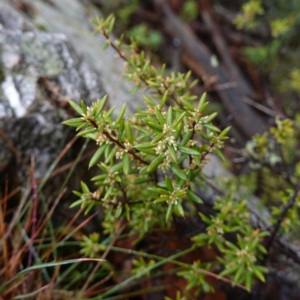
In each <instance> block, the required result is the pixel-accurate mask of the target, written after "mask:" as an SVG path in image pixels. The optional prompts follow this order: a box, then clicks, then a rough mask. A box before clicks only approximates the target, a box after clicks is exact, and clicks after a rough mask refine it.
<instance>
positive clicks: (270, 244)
mask: <svg viewBox="0 0 300 300" xmlns="http://www.w3.org/2000/svg"><path fill="white" fill-rule="evenodd" d="M299 191H300V181H299V182H298V184H297V186H296V189H295V191H294V193H293V195H292V197H291V199H290V201H289V203H288V204H287V205H286V206H285V207H284V208H283V210H282V213H281V215H280V216H279V218H278V220H277V223H276V224H275V226H274V229H273V231H272V233H271V236H270V239H269V241H268V244H267V246H266V249H267V251H268V252H269V250H270V248H271V247H272V244H273V242H274V240H275V237H276V235H277V232H278V230H279V228H280V225H281V223H282V221H283V220H284V218H285V217H286V215H287V213H288V211H289V210H290V209H291V208H292V207H293V206H294V204H295V201H296V197H297V195H298V193H299Z"/></svg>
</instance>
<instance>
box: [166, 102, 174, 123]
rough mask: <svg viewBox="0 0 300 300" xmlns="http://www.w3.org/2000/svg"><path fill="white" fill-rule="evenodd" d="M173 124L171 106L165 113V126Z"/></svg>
mask: <svg viewBox="0 0 300 300" xmlns="http://www.w3.org/2000/svg"><path fill="white" fill-rule="evenodd" d="M172 122H173V109H172V106H169V108H168V113H167V125H168V126H170V125H171V124H172Z"/></svg>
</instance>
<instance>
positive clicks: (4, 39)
mask: <svg viewBox="0 0 300 300" xmlns="http://www.w3.org/2000/svg"><path fill="white" fill-rule="evenodd" d="M0 74H1V76H0V118H1V119H0V133H2V134H0V145H1V147H0V162H1V164H0V171H1V170H2V171H3V170H4V169H6V168H7V167H8V166H9V164H10V163H12V161H13V162H14V163H15V165H16V168H17V169H18V167H17V166H18V163H17V161H18V160H17V158H16V153H14V152H13V151H12V150H13V149H12V145H13V147H15V150H16V151H17V152H18V153H19V155H20V157H21V158H22V160H23V161H24V162H25V164H27V165H28V164H29V162H30V157H31V155H32V154H33V155H34V157H35V162H36V177H38V178H41V177H42V176H44V175H45V173H46V171H47V170H48V168H49V166H50V165H51V163H52V162H53V161H54V160H55V158H57V156H58V155H59V153H60V151H61V150H62V149H63V147H64V146H65V145H66V144H67V142H68V141H69V140H70V139H71V137H72V136H73V135H74V131H73V130H71V129H70V128H68V127H67V126H64V125H62V124H61V123H62V122H63V121H64V120H66V119H68V118H70V117H71V116H72V115H71V114H70V110H68V109H67V107H68V100H69V99H72V100H74V101H76V102H79V101H80V99H84V100H85V102H86V103H87V104H88V105H89V104H90V103H91V102H92V101H93V100H95V99H97V98H101V97H103V96H104V94H105V93H104V89H103V86H102V83H101V82H100V79H99V78H100V77H99V73H98V72H97V71H96V70H95V69H94V68H93V67H92V66H91V65H90V64H88V63H87V62H86V61H84V59H83V57H81V56H79V55H78V54H77V53H76V52H75V50H74V49H73V47H72V46H71V45H70V43H69V42H68V40H67V38H66V36H65V35H64V34H61V33H56V34H55V33H46V32H41V31H38V30H37V29H35V28H34V26H33V25H32V24H30V22H28V21H26V20H25V19H24V18H23V17H22V16H21V15H20V14H19V13H18V12H17V11H15V10H14V9H13V8H12V7H10V6H9V5H6V4H4V3H0Z"/></svg>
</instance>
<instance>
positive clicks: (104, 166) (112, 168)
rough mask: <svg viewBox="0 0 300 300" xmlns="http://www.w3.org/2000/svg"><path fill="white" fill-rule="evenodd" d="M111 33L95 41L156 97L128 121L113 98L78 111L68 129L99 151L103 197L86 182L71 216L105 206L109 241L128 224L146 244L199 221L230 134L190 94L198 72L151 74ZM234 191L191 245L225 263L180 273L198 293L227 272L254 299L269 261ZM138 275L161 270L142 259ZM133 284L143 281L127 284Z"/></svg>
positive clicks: (107, 26)
mask: <svg viewBox="0 0 300 300" xmlns="http://www.w3.org/2000/svg"><path fill="white" fill-rule="evenodd" d="M113 24H114V17H112V16H109V17H108V18H107V19H106V20H103V19H98V20H97V21H96V22H95V25H96V31H98V32H100V33H101V34H103V35H104V36H105V37H106V38H107V40H108V43H107V45H110V46H112V47H113V48H114V49H115V50H116V52H117V53H118V55H119V56H120V57H121V59H123V60H124V61H125V65H126V72H125V77H127V78H128V79H130V80H131V81H133V82H134V83H135V84H136V86H137V89H138V88H140V87H147V88H148V89H150V90H151V92H152V93H151V95H145V96H144V100H145V103H146V108H145V109H140V110H139V111H138V112H137V113H135V114H134V115H133V116H131V115H129V114H128V113H127V112H126V106H125V105H124V106H123V107H122V108H121V109H120V110H119V111H118V112H117V113H116V114H114V111H115V107H111V108H110V109H106V101H107V97H106V96H105V97H104V98H103V99H100V100H97V101H95V102H94V103H93V104H92V105H91V106H90V107H86V105H85V104H84V103H83V102H81V104H80V105H78V104H76V103H75V102H73V101H70V105H71V106H72V108H73V109H74V110H75V111H76V112H77V113H78V114H79V115H80V117H79V118H74V119H71V120H68V121H66V122H64V123H65V124H66V125H69V126H73V127H76V128H77V131H78V135H79V136H81V137H84V138H87V139H91V140H93V141H94V142H95V143H96V145H97V146H98V150H97V151H96V152H95V154H94V155H93V157H92V158H91V160H90V163H89V167H94V166H96V167H97V168H98V169H99V175H97V176H95V177H93V178H92V179H91V180H92V182H93V183H94V184H95V186H96V187H97V188H96V190H95V191H91V189H90V188H89V187H88V186H87V184H85V183H83V182H82V183H81V189H82V191H81V192H78V191H76V192H74V193H75V194H76V195H77V196H78V198H79V200H77V201H76V202H74V203H73V204H72V207H75V206H80V207H82V208H85V209H86V211H89V210H90V209H91V208H93V207H94V206H97V205H99V206H101V207H102V209H103V211H104V221H103V223H102V226H103V228H104V233H106V234H109V235H113V234H114V233H115V232H116V231H117V230H118V229H119V228H120V226H121V224H126V226H127V227H128V229H129V235H137V236H139V238H138V239H141V238H142V237H143V236H144V235H145V234H146V233H148V232H151V230H153V229H157V228H164V227H165V226H168V227H170V226H172V221H173V220H174V218H180V217H183V218H186V217H188V216H196V215H197V214H198V213H197V211H198V206H197V205H198V204H201V203H202V200H201V198H200V197H199V196H198V194H197V193H198V190H197V186H199V185H201V184H202V185H203V183H204V182H203V178H205V174H204V173H203V166H204V165H205V164H206V163H207V161H208V160H207V155H208V154H209V153H216V154H217V155H219V156H221V157H222V158H224V157H223V154H222V152H221V149H222V147H223V142H224V140H226V139H227V134H228V131H229V129H230V128H229V127H228V128H225V129H224V130H222V131H221V130H220V129H219V128H218V127H216V126H215V125H214V124H213V121H214V119H215V118H216V116H217V113H216V112H214V113H211V114H205V113H204V111H205V110H204V109H205V108H206V106H207V105H208V102H207V97H206V94H203V95H202V96H201V97H200V98H199V97H197V96H196V95H193V94H192V93H191V88H192V87H193V86H194V85H195V84H196V82H195V81H193V82H191V80H190V77H191V72H188V73H187V74H182V73H177V74H175V73H174V72H173V73H171V74H168V75H167V74H165V66H162V67H161V68H160V69H158V68H155V67H154V66H152V65H151V60H150V58H149V57H147V56H146V55H145V54H144V52H142V51H141V52H140V51H139V50H138V44H137V43H136V42H135V41H132V43H131V44H130V45H129V46H127V45H124V44H123V43H122V40H121V41H115V42H112V41H111V40H110V38H109V33H110V32H111V31H112V28H113ZM229 186H230V188H227V191H228V192H227V193H225V194H224V196H222V197H219V198H218V199H217V201H216V202H215V205H214V211H215V214H213V215H211V216H206V215H204V214H200V215H201V218H202V219H203V221H204V222H205V223H206V224H207V229H206V232H205V233H201V234H198V235H196V236H194V237H193V238H192V242H193V247H195V248H198V247H199V248H201V247H203V246H212V245H214V246H216V247H217V248H218V249H219V250H220V252H221V253H222V254H221V255H220V257H219V258H218V260H215V261H212V262H211V264H207V265H206V266H205V269H202V265H200V263H199V262H195V264H194V265H192V266H190V265H185V266H184V270H182V271H181V272H180V273H179V275H180V276H183V277H184V278H186V279H187V280H188V281H189V284H188V288H192V287H194V288H196V290H197V292H200V291H204V292H208V291H211V290H212V288H211V287H210V285H209V284H208V283H207V282H206V280H205V278H204V277H203V276H196V275H195V274H198V273H199V272H200V271H201V272H204V274H207V272H208V270H209V269H210V268H211V269H216V268H217V269H220V268H221V269H224V271H223V273H221V274H224V275H226V276H229V277H231V278H233V279H234V280H235V281H236V284H243V285H245V286H246V288H247V290H250V288H251V285H252V284H253V282H254V280H255V279H256V278H257V279H259V280H262V281H263V280H264V273H265V272H266V269H265V268H263V267H259V266H257V260H258V259H259V258H261V257H262V254H264V253H265V249H264V247H263V246H262V244H261V241H262V239H263V237H264V236H265V235H266V233H265V232H260V231H258V230H254V229H252V227H251V224H250V213H249V210H248V208H247V205H246V201H241V200H238V199H237V198H236V197H235V194H236V192H237V190H238V187H237V186H234V185H229V184H228V187H229ZM225 190H226V188H225ZM228 233H230V234H232V235H233V236H234V237H235V239H236V241H237V242H236V244H234V242H230V241H229V240H227V238H226V235H227V234H228ZM100 250H102V246H101V245H100V244H99V236H97V235H92V236H90V237H84V241H83V243H82V252H83V253H85V254H86V255H92V256H96V255H97V254H98V252H99V251H100ZM185 251H191V250H190V249H186V250H185ZM170 259H171V258H170ZM230 263H231V265H230ZM134 265H135V269H134V272H135V275H134V276H137V275H138V274H144V275H146V274H148V275H149V273H147V272H148V271H149V270H152V269H153V268H155V267H157V266H159V265H161V262H159V263H155V261H152V260H150V261H149V262H145V261H144V260H143V259H141V260H135V261H134ZM229 265H230V266H231V267H230V268H229V267H228V266H229ZM200 266H201V268H200ZM232 267H234V271H233V269H232ZM205 272H206V273H205ZM133 278H136V277H132V279H128V281H129V280H133ZM112 291H113V290H111V292H110V293H112Z"/></svg>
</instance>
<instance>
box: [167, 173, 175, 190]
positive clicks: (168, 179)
mask: <svg viewBox="0 0 300 300" xmlns="http://www.w3.org/2000/svg"><path fill="white" fill-rule="evenodd" d="M165 182H166V186H167V189H168V190H169V191H170V192H173V191H174V188H173V184H172V181H171V179H170V178H169V177H168V176H167V175H166V176H165Z"/></svg>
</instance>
